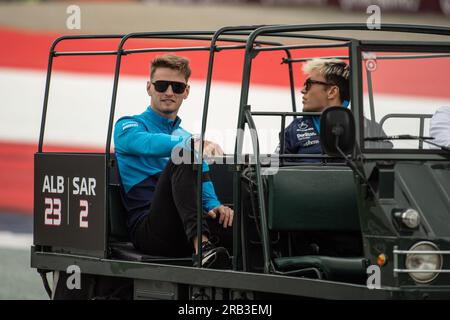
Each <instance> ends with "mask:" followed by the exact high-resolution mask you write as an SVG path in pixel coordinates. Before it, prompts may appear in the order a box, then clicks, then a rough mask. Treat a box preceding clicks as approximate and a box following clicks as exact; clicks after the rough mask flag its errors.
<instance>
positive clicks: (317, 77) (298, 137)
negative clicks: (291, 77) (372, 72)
mask: <svg viewBox="0 0 450 320" xmlns="http://www.w3.org/2000/svg"><path fill="white" fill-rule="evenodd" d="M303 72H304V74H305V75H306V77H307V79H306V81H305V83H304V84H303V88H302V91H301V93H302V94H303V99H302V102H303V111H304V112H323V111H324V110H325V109H326V108H327V107H331V106H345V107H347V106H348V105H349V100H350V92H349V84H348V77H349V73H350V72H349V67H348V65H347V64H346V63H345V62H343V61H341V60H338V59H313V60H310V61H308V62H306V63H305V64H304V65H303ZM319 136H320V116H302V117H298V118H296V119H294V121H293V122H292V123H291V124H290V125H289V126H288V127H287V128H286V129H285V131H284V139H285V143H284V152H283V153H285V154H321V153H322V149H321V147H320V140H319ZM300 161H302V162H318V161H320V159H311V158H310V159H308V158H304V159H301V160H300Z"/></svg>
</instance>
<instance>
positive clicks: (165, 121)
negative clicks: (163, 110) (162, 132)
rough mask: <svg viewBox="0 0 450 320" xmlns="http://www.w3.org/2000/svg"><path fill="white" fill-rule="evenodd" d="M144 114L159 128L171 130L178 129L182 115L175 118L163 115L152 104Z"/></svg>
mask: <svg viewBox="0 0 450 320" xmlns="http://www.w3.org/2000/svg"><path fill="white" fill-rule="evenodd" d="M144 116H145V117H146V118H147V119H148V120H149V121H151V122H152V123H153V124H155V125H156V126H158V127H159V128H161V129H167V130H170V131H172V130H175V129H178V128H179V127H180V123H181V119H180V117H178V116H177V117H176V118H175V120H172V119H169V118H166V117H163V116H161V115H160V114H158V113H156V112H155V111H153V109H152V107H151V106H148V108H147V110H146V111H145V112H144Z"/></svg>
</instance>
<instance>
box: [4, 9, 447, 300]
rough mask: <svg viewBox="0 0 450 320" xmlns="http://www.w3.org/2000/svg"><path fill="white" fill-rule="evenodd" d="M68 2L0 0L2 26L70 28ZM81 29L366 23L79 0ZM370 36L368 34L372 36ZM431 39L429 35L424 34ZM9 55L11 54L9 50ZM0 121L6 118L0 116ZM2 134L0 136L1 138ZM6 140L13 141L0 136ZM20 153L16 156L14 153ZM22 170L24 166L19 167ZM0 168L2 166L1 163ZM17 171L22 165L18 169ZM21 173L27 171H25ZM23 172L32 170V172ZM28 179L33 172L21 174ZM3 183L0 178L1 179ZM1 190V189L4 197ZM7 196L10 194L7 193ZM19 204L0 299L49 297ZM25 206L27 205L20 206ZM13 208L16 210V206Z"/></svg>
mask: <svg viewBox="0 0 450 320" xmlns="http://www.w3.org/2000/svg"><path fill="white" fill-rule="evenodd" d="M70 4H71V2H67V3H61V2H58V3H51V2H50V3H49V2H46V3H43V4H36V3H26V4H23V3H21V4H17V3H9V2H8V3H3V2H2V3H0V27H3V28H9V29H11V30H22V31H24V30H25V31H30V32H35V31H39V32H48V33H54V34H55V35H56V34H68V33H74V32H73V31H71V30H68V29H67V28H66V19H67V17H68V14H67V13H66V9H67V7H68V6H69V5H70ZM79 5H80V8H81V15H82V16H81V19H82V20H81V29H80V30H77V31H76V32H77V33H128V32H136V31H168V30H216V29H218V28H220V27H222V26H225V25H252V24H278V23H281V24H291V23H295V24H303V23H331V22H356V23H365V22H366V20H367V17H368V16H367V14H366V13H365V12H353V13H350V12H341V11H338V10H335V9H333V8H314V7H306V8H295V7H273V6H272V7H261V6H254V5H244V6H236V5H220V4H210V5H199V4H197V5H188V4H185V3H182V4H174V3H169V4H165V5H162V4H159V3H155V2H142V3H114V4H95V3H94V4H93V3H84V2H80V3H79ZM382 22H383V23H405V24H433V25H442V26H450V19H449V18H446V17H444V16H442V15H437V14H430V13H427V14H420V13H419V14H388V13H386V14H384V13H383V14H382ZM369 37H372V35H370V36H369ZM428 39H430V38H428ZM11 54H15V53H14V52H12V53H11ZM1 121H4V120H0V123H1ZM1 140H2V137H0V142H1ZM4 142H5V143H10V142H11V141H4ZM33 148H34V147H33ZM18 156H20V155H18ZM22 169H23V168H22ZM0 170H1V168H0ZM17 170H21V168H17ZM24 172H25V171H24ZM26 172H28V173H27V174H28V175H29V174H30V171H29V170H28V171H26ZM23 178H24V179H25V180H24V181H30V179H32V177H28V178H27V177H23ZM3 182H4V181H3ZM2 186H3V188H4V189H2V190H1V191H0V193H2V194H3V196H6V194H7V193H6V191H7V190H6V188H5V187H4V186H5V184H4V183H2ZM8 197H9V195H8ZM24 201H26V202H27V203H26V204H22V205H21V206H19V207H20V208H7V209H6V208H3V209H0V242H1V243H0V299H47V295H46V293H45V291H44V289H43V286H42V283H41V279H40V277H39V276H38V274H37V272H36V271H35V270H34V269H31V268H30V267H29V265H30V255H29V245H30V243H31V241H32V238H31V237H32V216H31V212H30V202H31V201H32V199H31V198H30V199H25V200H24ZM24 208H25V209H24ZM15 209H17V210H15Z"/></svg>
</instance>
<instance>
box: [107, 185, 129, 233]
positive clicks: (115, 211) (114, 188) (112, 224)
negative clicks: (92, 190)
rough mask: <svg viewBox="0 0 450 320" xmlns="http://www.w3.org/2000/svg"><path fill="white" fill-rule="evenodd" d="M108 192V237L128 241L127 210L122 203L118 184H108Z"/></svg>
mask: <svg viewBox="0 0 450 320" xmlns="http://www.w3.org/2000/svg"><path fill="white" fill-rule="evenodd" d="M108 193H109V200H108V202H109V228H110V229H109V237H110V238H111V239H114V240H116V241H129V235H128V230H127V212H126V210H125V207H124V206H123V204H122V198H121V196H120V185H118V184H110V185H109V186H108Z"/></svg>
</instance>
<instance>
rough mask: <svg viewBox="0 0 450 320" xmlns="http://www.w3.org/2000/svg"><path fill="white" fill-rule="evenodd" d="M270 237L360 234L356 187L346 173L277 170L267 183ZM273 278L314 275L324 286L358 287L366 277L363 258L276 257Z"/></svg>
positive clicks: (334, 169) (307, 168)
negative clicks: (331, 282) (341, 283)
mask: <svg viewBox="0 0 450 320" xmlns="http://www.w3.org/2000/svg"><path fill="white" fill-rule="evenodd" d="M267 187H268V193H267V213H268V229H269V230H270V231H280V232H282V231H287V232H289V231H293V232H311V231H320V232H336V231H339V232H342V231H344V232H345V231H349V232H350V231H353V232H354V231H359V230H360V224H359V215H358V207H357V194H356V186H355V182H354V178H353V172H352V170H351V169H350V168H348V167H336V166H295V167H280V168H279V171H278V173H277V174H275V175H271V176H268V178H267ZM272 260H273V266H274V267H275V269H276V271H277V272H280V273H293V271H294V272H295V270H297V271H301V270H303V269H317V270H319V271H320V273H321V274H322V275H323V277H324V278H326V279H328V280H336V281H349V282H356V283H361V282H363V281H364V280H365V279H366V277H367V274H366V268H367V260H366V259H365V258H364V257H329V256H321V255H307V256H291V257H286V256H285V257H275V258H274V259H272Z"/></svg>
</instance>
